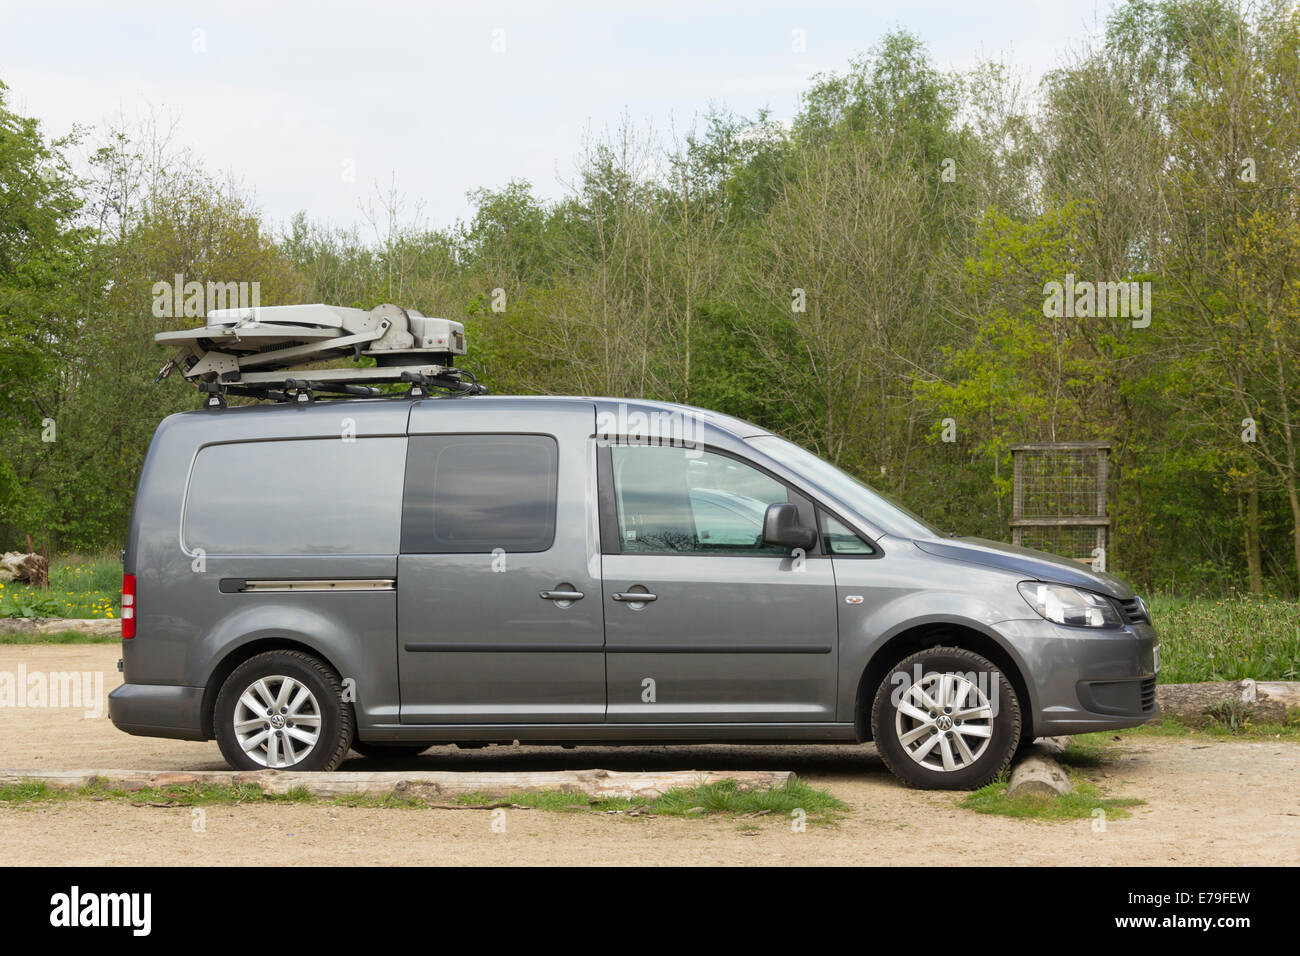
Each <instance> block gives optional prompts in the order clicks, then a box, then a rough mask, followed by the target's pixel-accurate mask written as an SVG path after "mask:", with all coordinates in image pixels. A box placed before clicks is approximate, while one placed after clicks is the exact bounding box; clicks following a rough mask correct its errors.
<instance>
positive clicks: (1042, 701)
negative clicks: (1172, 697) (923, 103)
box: [996, 618, 1160, 737]
mask: <svg viewBox="0 0 1300 956" xmlns="http://www.w3.org/2000/svg"><path fill="white" fill-rule="evenodd" d="M996 627H997V630H998V632H999V633H1000V634H1002V636H1003V637H1004V638H1006V640H1007V642H1008V643H1009V644H1010V645H1011V646H1012V647H1013V648H1015V650H1016V653H1017V654H1018V655H1019V656H1020V658H1021V660H1022V661H1023V662H1024V665H1025V667H1024V670H1025V679H1026V680H1027V681H1028V682H1029V684H1030V688H1029V689H1030V707H1029V708H1028V710H1029V711H1032V713H1027V714H1026V715H1025V716H1026V717H1027V718H1030V719H1031V720H1032V731H1033V735H1034V736H1035V737H1053V736H1058V735H1066V734H1085V733H1089V732H1092V731H1097V730H1118V729H1120V728H1122V727H1136V726H1138V725H1139V724H1144V723H1146V722H1147V721H1148V720H1151V719H1152V718H1153V717H1158V716H1159V714H1160V708H1159V706H1158V705H1157V704H1156V673H1157V666H1158V665H1157V663H1156V662H1157V653H1158V651H1157V648H1158V647H1159V643H1160V639H1159V637H1158V636H1157V634H1156V631H1155V628H1153V627H1152V626H1151V625H1149V624H1133V625H1128V626H1125V627H1122V628H1116V629H1113V630H1109V629H1108V630H1098V631H1092V630H1088V629H1084V628H1077V627H1062V626H1060V625H1058V624H1053V623H1052V622H1051V621H1045V620H1042V619H1041V618H1038V619H1035V620H1018V621H1004V622H1002V623H1001V624H998V625H996Z"/></svg>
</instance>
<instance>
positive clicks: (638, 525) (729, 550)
mask: <svg viewBox="0 0 1300 956" xmlns="http://www.w3.org/2000/svg"><path fill="white" fill-rule="evenodd" d="M610 451H611V461H612V465H613V471H614V497H615V501H616V503H617V507H618V534H619V543H620V545H621V546H622V550H623V551H624V552H625V553H630V554H635V553H649V554H778V555H784V554H788V553H789V549H788V548H781V547H773V546H769V547H764V546H763V515H764V513H765V512H766V511H767V506H768V505H770V504H774V503H777V502H783V501H789V500H790V496H789V493H788V492H787V490H786V487H785V485H783V484H782V483H781V482H779V481H777V480H775V479H774V478H769V477H768V476H767V475H765V474H763V473H762V472H761V471H759V470H758V469H756V468H752V467H750V466H749V465H746V464H745V463H744V462H741V461H737V460H736V459H734V458H729V457H727V456H725V455H717V454H714V453H712V452H706V451H703V450H701V449H697V448H682V447H673V446H668V445H615V446H614V447H613V448H611V449H610Z"/></svg>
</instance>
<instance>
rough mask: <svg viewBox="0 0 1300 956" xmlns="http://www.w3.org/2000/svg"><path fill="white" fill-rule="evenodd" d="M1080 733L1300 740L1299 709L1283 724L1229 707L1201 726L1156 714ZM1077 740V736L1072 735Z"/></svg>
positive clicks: (1110, 736)
mask: <svg viewBox="0 0 1300 956" xmlns="http://www.w3.org/2000/svg"><path fill="white" fill-rule="evenodd" d="M1083 736H1084V737H1088V738H1094V737H1101V738H1106V739H1107V740H1113V738H1114V737H1129V736H1131V737H1195V736H1206V737H1217V738H1239V739H1242V740H1263V739H1265V738H1270V739H1276V738H1279V737H1281V738H1285V739H1290V740H1300V711H1294V710H1293V711H1291V712H1290V713H1289V714H1288V715H1287V722H1286V723H1285V724H1265V723H1256V722H1255V721H1253V720H1251V719H1250V718H1249V717H1245V716H1244V715H1232V714H1231V712H1230V711H1228V712H1222V711H1221V712H1220V713H1219V714H1218V715H1213V716H1212V717H1211V719H1210V722H1209V723H1208V724H1206V726H1204V727H1193V726H1191V725H1190V724H1186V723H1184V722H1183V721H1181V720H1179V719H1178V718H1177V717H1159V718H1157V719H1155V720H1153V721H1150V722H1149V723H1146V724H1143V725H1142V726H1141V727H1130V728H1128V729H1127V730H1116V731H1113V732H1109V733H1098V734H1085V735H1083ZM1072 739H1074V740H1078V739H1081V738H1078V737H1076V738H1072Z"/></svg>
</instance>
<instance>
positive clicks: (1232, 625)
mask: <svg viewBox="0 0 1300 956" xmlns="http://www.w3.org/2000/svg"><path fill="white" fill-rule="evenodd" d="M1149 605H1150V608H1151V617H1152V620H1153V622H1154V623H1155V626H1156V629H1157V630H1158V631H1159V632H1160V657H1161V664H1162V670H1161V672H1160V680H1161V682H1162V683H1168V684H1190V683H1197V682H1199V681H1228V680H1244V679H1246V678H1253V679H1255V680H1300V604H1297V603H1295V602H1294V601H1279V600H1273V599H1267V598H1256V597H1248V596H1242V597H1229V598H1176V597H1166V596H1163V595H1156V596H1153V597H1152V598H1151V599H1150V601H1149Z"/></svg>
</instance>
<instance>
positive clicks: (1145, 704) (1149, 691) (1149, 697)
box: [1139, 677, 1156, 714]
mask: <svg viewBox="0 0 1300 956" xmlns="http://www.w3.org/2000/svg"><path fill="white" fill-rule="evenodd" d="M1139 693H1140V696H1141V699H1142V713H1144V714H1149V713H1151V711H1153V710H1155V709H1156V679H1155V678H1154V677H1147V678H1144V679H1143V681H1142V689H1141V691H1140V692H1139Z"/></svg>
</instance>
